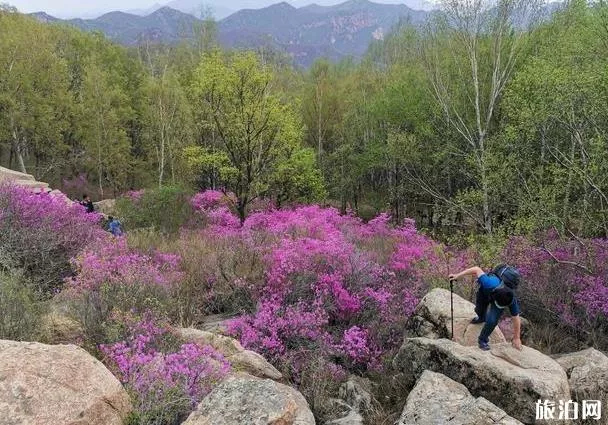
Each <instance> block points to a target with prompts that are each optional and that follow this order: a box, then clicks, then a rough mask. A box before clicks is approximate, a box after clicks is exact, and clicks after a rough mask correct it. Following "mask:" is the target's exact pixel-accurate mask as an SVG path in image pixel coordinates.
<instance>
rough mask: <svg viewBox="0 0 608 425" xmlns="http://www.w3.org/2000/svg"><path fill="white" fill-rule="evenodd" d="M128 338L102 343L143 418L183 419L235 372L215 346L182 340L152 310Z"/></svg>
mask: <svg viewBox="0 0 608 425" xmlns="http://www.w3.org/2000/svg"><path fill="white" fill-rule="evenodd" d="M146 316H148V317H145V318H144V319H142V320H141V321H139V322H135V323H132V324H130V326H129V332H128V334H129V336H128V338H127V339H126V340H124V341H119V342H116V343H113V344H109V345H102V346H101V347H100V348H101V351H102V352H103V353H104V354H105V356H106V357H107V363H109V365H110V367H111V368H112V370H113V371H114V373H115V374H116V375H117V376H118V377H119V379H120V380H121V382H123V384H125V386H126V388H127V389H128V390H129V391H130V392H131V394H132V395H133V397H134V401H135V411H136V415H137V423H138V424H148V423H150V424H152V423H180V422H179V421H180V420H181V419H183V418H184V417H185V416H186V415H187V414H188V413H189V412H190V411H191V410H192V409H193V408H194V407H196V405H197V404H198V403H199V402H200V401H201V400H202V398H203V397H204V396H205V395H206V394H208V393H209V392H210V391H211V390H212V389H213V387H214V386H215V385H216V384H217V383H218V382H219V381H220V380H221V379H222V378H224V377H225V376H226V375H227V374H228V373H229V372H230V363H229V362H228V361H227V360H226V359H225V358H224V357H223V356H222V355H221V354H220V353H218V352H217V351H216V350H214V349H213V348H212V347H210V346H200V345H197V344H191V343H187V344H181V343H179V342H176V341H175V340H174V339H175V338H174V337H172V336H171V334H170V332H169V330H168V328H167V327H166V326H162V325H158V324H157V323H155V321H154V320H152V319H151V318H150V317H149V315H146Z"/></svg>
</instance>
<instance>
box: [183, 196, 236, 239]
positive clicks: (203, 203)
mask: <svg viewBox="0 0 608 425" xmlns="http://www.w3.org/2000/svg"><path fill="white" fill-rule="evenodd" d="M235 204H236V197H235V196H234V194H233V193H224V192H221V191H219V190H205V191H204V192H199V193H197V194H196V195H194V196H193V197H192V198H191V200H190V205H192V208H193V209H194V211H195V212H197V213H198V216H199V217H200V218H202V219H203V223H204V224H205V225H209V226H219V227H220V228H222V229H235V228H238V227H240V225H241V222H240V221H239V219H238V218H237V217H236V216H235V215H234V214H233V213H232V212H231V207H234V205H235Z"/></svg>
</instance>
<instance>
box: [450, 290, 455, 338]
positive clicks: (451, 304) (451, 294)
mask: <svg viewBox="0 0 608 425" xmlns="http://www.w3.org/2000/svg"><path fill="white" fill-rule="evenodd" d="M450 314H451V316H452V341H453V340H454V279H450Z"/></svg>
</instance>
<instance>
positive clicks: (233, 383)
mask: <svg viewBox="0 0 608 425" xmlns="http://www.w3.org/2000/svg"><path fill="white" fill-rule="evenodd" d="M241 424H248V425H279V424H280V425H314V424H315V418H314V416H313V414H312V412H311V411H310V409H309V407H308V403H307V402H306V399H304V397H303V396H302V394H300V393H299V392H298V391H296V390H295V389H293V388H291V387H289V386H287V385H283V384H280V383H278V382H275V381H273V380H270V379H260V378H256V377H254V376H251V375H247V374H237V375H232V376H230V377H228V378H226V379H225V380H224V381H223V382H222V383H221V384H219V385H218V386H217V387H216V388H215V389H214V390H213V391H211V393H209V394H208V395H207V396H206V397H205V398H204V399H203V401H201V403H200V404H199V405H198V408H197V409H196V410H195V411H194V412H193V413H192V414H191V415H190V417H189V418H188V419H187V420H186V422H184V425H241Z"/></svg>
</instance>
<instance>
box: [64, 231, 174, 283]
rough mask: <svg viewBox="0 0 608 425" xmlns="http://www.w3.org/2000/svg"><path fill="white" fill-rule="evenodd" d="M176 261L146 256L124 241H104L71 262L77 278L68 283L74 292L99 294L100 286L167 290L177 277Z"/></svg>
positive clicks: (167, 256)
mask: <svg viewBox="0 0 608 425" xmlns="http://www.w3.org/2000/svg"><path fill="white" fill-rule="evenodd" d="M179 261H180V259H179V256H177V255H175V254H168V253H162V252H153V253H152V254H151V255H146V254H144V253H142V252H140V251H136V250H133V249H130V248H129V246H128V245H127V240H126V239H124V238H106V239H105V240H103V241H100V242H99V243H96V244H93V245H91V246H89V247H88V248H87V249H85V250H84V251H83V252H81V253H80V254H78V255H77V256H76V257H75V258H73V259H72V261H71V262H72V265H73V267H74V270H75V271H76V275H75V276H74V277H71V278H69V279H68V280H67V283H68V286H69V287H70V288H71V289H73V290H77V291H85V290H86V291H98V290H100V288H101V286H102V285H111V286H118V285H122V286H133V285H138V284H143V285H157V286H161V287H170V286H171V285H172V284H173V283H174V282H176V281H177V280H178V279H179V277H180V272H179Z"/></svg>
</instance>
